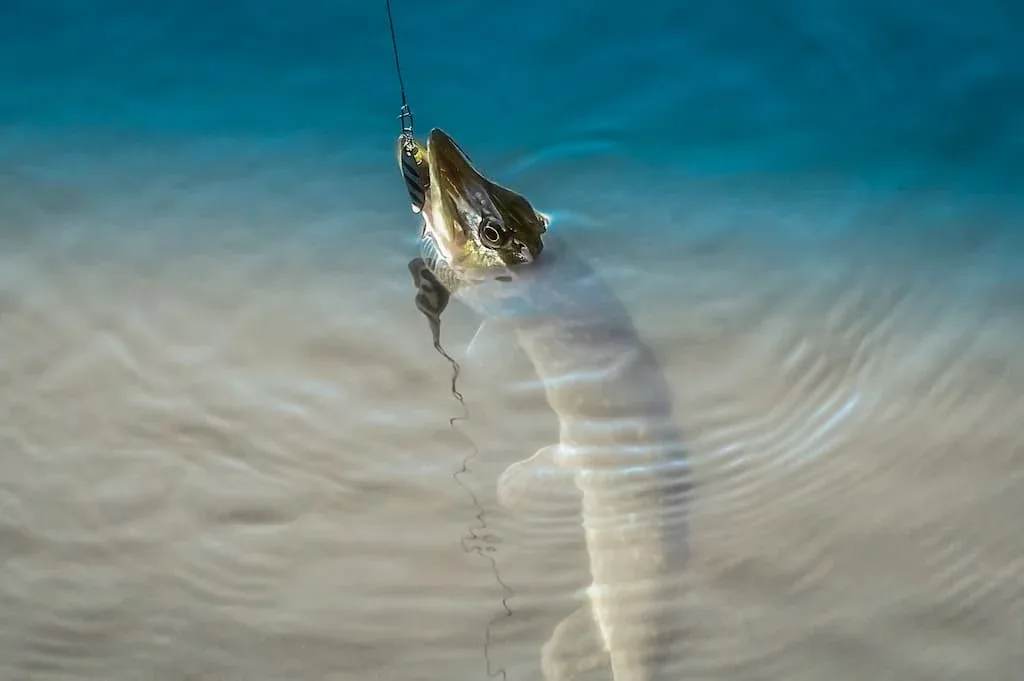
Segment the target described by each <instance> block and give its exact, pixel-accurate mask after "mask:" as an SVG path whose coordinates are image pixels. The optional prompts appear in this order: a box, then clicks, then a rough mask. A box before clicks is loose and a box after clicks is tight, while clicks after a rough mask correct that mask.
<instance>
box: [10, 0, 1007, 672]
mask: <svg viewBox="0 0 1024 681" xmlns="http://www.w3.org/2000/svg"><path fill="white" fill-rule="evenodd" d="M916 4H919V3H911V4H906V5H901V7H902V8H903V9H900V10H895V9H885V8H882V7H878V8H872V7H871V6H870V5H864V4H862V3H861V4H857V5H856V6H855V5H854V4H852V3H828V6H827V7H826V6H825V5H821V6H819V5H818V4H814V5H813V6H812V5H811V4H808V3H796V2H789V3H770V4H768V5H764V4H758V3H741V4H740V5H733V6H730V7H731V9H725V8H722V9H715V8H709V7H698V6H696V5H694V6H693V7H688V6H679V5H677V4H674V3H673V4H666V5H665V6H662V5H660V4H658V3H650V4H648V5H646V6H644V7H636V8H631V10H630V11H629V12H626V11H624V10H623V8H622V7H619V6H614V5H610V4H604V5H593V4H584V3H565V4H563V5H560V6H559V7H558V8H552V7H550V6H548V5H541V4H537V5H536V6H533V5H529V4H527V5H521V6H511V5H510V6H508V7H498V6H494V7H492V6H490V5H488V6H487V8H486V10H484V9H481V8H482V6H481V7H477V6H476V5H474V4H471V3H466V4H462V5H458V6H452V7H450V8H442V7H440V6H429V7H427V6H422V7H420V6H415V7H413V6H410V5H409V4H403V3H400V2H398V1H397V0H396V4H395V7H396V13H397V18H398V19H399V23H400V26H399V35H400V37H401V36H403V35H404V43H403V58H404V59H405V60H406V63H407V64H408V66H407V71H408V73H407V74H406V75H407V79H408V81H409V82H410V94H411V95H412V96H413V106H414V110H415V111H416V113H417V125H418V126H420V128H421V130H423V131H424V132H425V131H426V130H427V129H429V127H431V126H433V125H438V126H441V127H444V128H445V129H447V130H448V131H449V132H451V133H452V134H453V135H455V137H456V138H457V139H459V140H460V142H461V143H463V144H464V146H465V147H466V148H467V150H468V151H469V153H470V154H471V155H472V156H473V158H474V160H476V161H477V162H479V164H480V165H481V166H482V167H483V168H484V169H485V171H487V172H489V173H490V174H491V175H493V176H494V177H495V178H496V179H498V180H500V181H504V182H506V183H508V184H509V185H512V186H513V187H515V188H516V189H518V190H520V191H522V192H523V193H525V194H526V195H527V196H530V197H531V198H532V199H533V200H534V201H535V203H536V204H537V205H538V207H540V208H541V209H542V210H546V211H549V212H551V213H552V214H553V215H554V216H555V222H554V225H553V227H552V230H553V231H557V232H558V233H559V234H560V235H561V236H563V237H564V238H565V239H566V240H567V241H568V242H569V243H570V244H571V245H572V246H573V247H574V248H576V249H577V250H578V251H579V252H580V253H582V254H583V255H584V256H585V257H587V258H588V259H589V260H590V262H591V263H592V264H593V265H594V267H595V268H597V270H598V271H599V272H600V273H601V274H602V276H604V277H605V278H606V279H607V280H608V281H609V283H610V284H611V285H612V286H613V288H614V289H615V290H616V292H617V293H618V294H619V295H620V296H621V298H622V299H623V301H624V302H625V304H626V306H627V307H628V309H629V310H630V312H631V313H632V314H633V316H634V320H635V323H636V325H637V327H638V329H639V331H640V333H641V335H642V336H643V337H644V338H645V339H646V340H647V341H648V342H649V343H650V344H651V346H652V347H653V349H654V351H655V353H656V354H657V355H658V357H659V359H660V360H661V362H662V364H663V366H664V369H665V372H666V375H667V376H668V378H669V382H670V385H671V386H672V389H673V392H674V396H675V398H676V411H677V414H678V422H679V424H680V426H681V428H682V429H683V430H684V432H685V433H686V434H687V438H688V444H689V446H690V450H691V454H692V459H693V462H694V466H695V470H696V473H697V482H698V493H697V495H696V497H695V500H694V506H693V509H692V518H691V526H692V535H691V537H690V542H691V545H692V547H691V555H692V558H691V569H690V571H689V572H688V574H686V575H685V576H684V579H685V580H686V583H687V587H688V588H687V596H686V598H685V599H683V600H682V601H681V602H680V603H678V604H677V605H678V610H679V613H680V614H681V616H682V617H683V619H684V621H685V622H686V624H687V636H686V640H685V641H684V642H682V647H683V649H684V654H680V656H679V660H678V662H677V664H678V668H679V678H681V679H691V678H693V679H698V678H699V679H730V680H732V679H767V678H789V679H820V678H825V677H828V678H833V679H851V680H852V679H864V678H898V679H901V680H902V679H916V678H920V679H929V680H935V679H957V678H985V679H1012V678H1016V674H1017V670H1019V668H1020V665H1021V664H1024V657H1022V654H1021V652H1020V651H1021V645H1020V643H1021V641H1022V640H1024V628H1022V624H1021V623H1022V622H1024V579H1022V578H1021V574H1022V573H1024V539H1022V538H1021V533H1020V531H1019V520H1018V519H1019V518H1021V517H1024V472H1022V471H1024V467H1022V464H1024V460H1022V458H1024V357H1022V355H1021V351H1020V347H1021V345H1020V339H1021V338H1022V333H1024V281H1022V277H1021V273H1022V272H1024V266H1022V265H1021V262H1022V256H1024V244H1022V242H1021V233H1022V232H1021V230H1020V222H1021V216H1022V214H1024V211H1022V206H1021V205H1020V200H1019V196H1020V191H1019V190H1020V188H1021V166H1020V158H1022V157H1024V156H1021V154H1020V153H1019V152H1020V151H1021V140H1022V139H1024V135H1022V134H1021V129H1020V127H1019V123H1018V122H1017V117H1015V116H1013V115H1011V114H1010V113H1008V112H1010V111H1013V110H1015V108H1019V103H1020V95H1021V91H1020V88H1019V82H1020V76H1021V69H1022V67H1021V63H1020V60H1019V58H1015V57H1014V55H1015V52H1014V51H1013V48H1014V47H1015V40H1016V38H1015V36H1016V34H1017V33H1018V31H1017V30H1014V29H1013V27H1014V26H1017V27H1019V26H1020V25H1021V24H1020V11H1019V10H1017V9H1015V7H1016V6H1015V5H1014V6H1011V3H994V2H992V3H978V2H975V3H971V6H970V8H969V9H967V8H958V7H956V3H954V4H948V3H947V4H946V5H944V8H945V9H944V10H943V11H942V12H937V11H935V10H934V9H933V8H932V9H929V10H928V11H927V12H926V11H924V10H925V8H923V7H916V6H915V5H916ZM962 4H965V3H962ZM755 5H756V6H755ZM15 7H16V6H15V5H11V6H9V7H8V8H6V9H4V10H3V12H4V14H3V15H0V18H2V19H3V21H2V22H0V23H2V25H3V27H4V28H3V29H2V30H3V31H4V34H5V36H6V39H5V40H4V41H2V42H3V44H4V45H5V47H4V48H3V49H4V50H5V52H6V55H5V56H6V58H5V59H3V60H0V63H3V64H4V66H2V67H0V69H3V70H2V71H0V83H2V84H3V86H4V87H3V88H2V94H0V125H2V128H0V338H2V339H3V348H4V352H3V356H2V357H0V414H3V415H4V418H2V419H0V441H2V443H3V448H2V449H3V452H4V454H5V455H4V457H3V463H2V470H0V555H2V557H3V566H4V569H3V572H2V575H0V612H2V613H3V614H2V615H0V678H3V679H11V680H12V681H20V680H21V679H33V681H37V680H39V679H103V680H104V681H121V680H133V679H160V680H164V679H166V680H168V681H171V680H179V679H180V680H184V679H217V680H218V681H220V680H227V679H239V680H243V679H245V680H247V681H249V680H252V679H284V678H290V679H318V680H319V679H354V678H365V677H368V676H372V677H373V678H381V679H402V680H407V679H438V678H452V679H477V678H480V679H483V678H487V676H486V675H487V674H488V673H492V674H493V673H495V672H497V671H498V670H503V671H504V674H506V676H507V678H508V679H509V680H515V679H537V678H540V668H539V649H540V646H541V645H542V644H543V643H544V641H546V640H547V638H548V636H550V633H551V631H552V629H553V627H554V626H555V625H556V624H557V623H558V622H559V621H560V620H561V619H562V617H564V616H565V615H567V614H569V613H570V612H571V611H572V610H574V609H575V608H576V607H577V603H578V596H577V592H578V591H579V590H580V589H581V588H582V587H584V586H585V585H586V584H587V582H588V581H589V576H588V574H587V564H586V560H585V553H584V551H583V545H582V531H581V528H580V518H579V499H578V497H577V495H576V493H575V492H574V490H573V489H572V487H571V486H569V485H564V486H559V485H558V484H555V485H551V486H549V487H547V488H545V493H544V494H543V495H541V496H536V497H534V498H532V499H531V503H530V504H529V505H528V506H527V507H526V508H524V509H520V510H518V511H515V512H512V511H509V510H506V509H503V508H502V507H501V506H500V505H499V504H498V503H497V500H496V498H495V492H494V484H495V481H496V479H497V477H498V475H499V474H500V473H501V471H502V470H504V467H505V466H507V465H508V464H510V463H512V462H513V461H516V460H519V459H521V458H524V457H525V456H528V455H529V454H532V453H533V452H534V451H535V450H536V449H538V448H539V447H542V446H545V445H547V444H551V443H552V442H553V441H554V438H555V437H556V436H557V423H556V420H555V417H554V414H552V413H551V410H550V408H549V407H548V406H547V404H546V403H545V401H544V398H543V394H542V393H541V391H540V390H539V387H538V386H537V385H536V383H535V381H534V380H533V379H534V377H533V374H532V370H531V368H530V366H529V364H528V362H527V361H526V359H525V358H524V357H523V356H522V355H521V354H519V353H518V351H517V350H516V349H515V346H514V344H511V343H510V344H508V345H507V346H500V347H499V348H497V351H496V352H491V353H490V354H485V355H484V358H483V360H482V361H476V362H474V361H471V360H470V359H469V358H467V357H466V356H465V352H464V348H465V345H466V344H467V343H468V341H469V339H470V337H471V336H472V333H473V330H474V328H475V323H476V321H475V320H474V318H473V316H472V315H471V314H470V313H469V312H468V311H467V310H465V309H461V308H459V307H458V306H457V305H454V304H453V309H452V310H451V314H450V315H448V317H447V318H446V320H445V327H444V341H445V344H446V347H447V348H448V349H449V350H450V351H451V352H452V354H453V355H454V356H455V357H456V358H457V359H458V360H459V361H460V363H461V367H462V373H461V375H460V378H459V384H458V387H459V389H460V390H461V392H462V394H463V395H464V397H465V402H466V407H467V409H468V412H469V416H468V418H464V419H463V420H460V421H457V422H456V429H452V427H451V426H450V424H449V419H450V418H452V417H455V416H460V415H462V414H463V411H462V407H461V405H460V404H459V403H458V402H457V401H455V400H454V399H453V397H452V395H451V393H450V378H451V366H450V365H449V364H448V362H447V361H446V360H445V359H444V358H443V357H441V356H440V355H438V354H437V353H436V352H434V350H433V348H432V347H431V346H430V339H429V336H428V333H427V329H426V325H425V322H424V320H423V319H422V318H421V317H420V316H419V314H418V313H417V312H416V310H415V307H414V305H413V303H412V293H413V291H412V289H411V286H410V283H409V280H408V274H407V272H406V269H405V264H406V262H407V261H408V259H410V258H411V257H414V256H415V255H416V248H415V245H414V243H413V241H414V237H415V233H416V230H417V228H418V225H417V224H416V222H415V220H414V219H413V217H412V216H411V215H410V214H409V213H408V210H407V206H406V199H405V197H404V196H403V190H402V187H401V180H400V178H399V177H398V175H397V172H396V170H395V168H394V161H393V156H392V150H391V145H392V143H393V136H394V133H395V126H396V123H395V121H394V120H393V118H392V116H393V115H394V113H396V112H395V111H394V109H395V104H396V101H397V93H396V92H395V90H394V81H393V74H392V73H391V72H390V71H389V69H390V68H391V62H390V61H389V60H390V52H389V50H390V46H389V45H388V44H387V34H386V26H385V24H384V23H383V22H384V15H383V7H380V8H377V7H376V6H375V5H372V4H367V5H366V6H361V7H359V8H355V7H354V6H349V5H345V4H337V3H314V2H307V3H301V4H300V5H294V6H292V7H293V9H290V10H288V11H287V12H285V11H284V10H281V9H280V8H273V7H267V8H264V7H262V6H260V5H251V4H250V5H246V6H244V7H243V6H242V5H238V6H225V7H223V8H221V9H209V8H206V7H205V6H204V7H203V8H198V7H193V6H190V5H188V4H187V3H178V4H173V5H162V6H160V7H156V6H153V7H148V6H145V5H137V6H131V7H128V6H123V5H122V3H116V2H106V3H102V2H94V3H89V4H88V6H86V5H80V4H79V5H75V4H73V3H72V4H69V5H68V6H65V5H63V4H61V3H31V4H28V3H25V4H24V6H19V7H18V9H17V10H15V9H13V8H15ZM428 29H429V30H433V31H444V32H445V35H448V36H450V39H447V40H442V39H440V38H434V37H432V38H430V39H427V38H426V37H425V36H424V33H423V32H424V31H427V30H428ZM481 36H483V38H481ZM484 38H486V39H484ZM413 84H414V85H413ZM492 560H493V563H492ZM485 644H486V647H485ZM602 674H604V675H603V676H602ZM593 678H607V672H606V671H605V670H598V671H597V672H595V674H594V675H593Z"/></svg>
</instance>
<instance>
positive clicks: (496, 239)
mask: <svg viewBox="0 0 1024 681" xmlns="http://www.w3.org/2000/svg"><path fill="white" fill-rule="evenodd" d="M426 158H427V163H426V165H427V167H428V168H429V182H428V189H427V191H428V194H429V197H428V199H427V201H426V206H427V209H426V210H425V216H424V217H425V219H426V223H427V224H426V233H427V236H428V237H429V238H430V240H431V242H432V244H433V246H434V247H435V249H436V252H437V255H439V256H440V258H441V259H442V260H443V261H444V262H445V263H446V264H447V265H449V266H450V267H454V268H456V269H457V270H459V271H460V272H462V273H466V274H470V273H472V272H482V271H483V270H490V269H493V268H508V267H514V266H519V265H526V264H530V263H532V262H534V260H536V258H537V256H538V255H539V254H540V252H541V250H542V248H543V244H542V241H541V235H542V234H543V233H544V231H545V229H546V228H547V218H546V216H544V215H542V214H540V213H538V212H537V211H536V210H534V208H533V207H532V206H531V205H530V203H529V201H527V200H526V198H525V197H523V196H521V195H520V194H518V193H516V192H514V191H512V190H510V189H507V188H505V187H502V186H501V185H499V184H497V183H496V182H494V181H492V180H490V179H488V178H487V177H485V176H484V174H483V173H481V172H480V171H479V170H477V169H476V168H475V167H474V166H473V163H472V161H470V159H469V156H468V155H467V154H466V152H464V151H463V150H462V148H461V147H459V145H458V144H457V143H456V142H455V140H454V139H452V137H451V136H450V135H449V134H448V133H446V132H445V131H443V130H441V129H440V128H434V129H433V130H431V131H430V135H429V136H428V138H427V145H426Z"/></svg>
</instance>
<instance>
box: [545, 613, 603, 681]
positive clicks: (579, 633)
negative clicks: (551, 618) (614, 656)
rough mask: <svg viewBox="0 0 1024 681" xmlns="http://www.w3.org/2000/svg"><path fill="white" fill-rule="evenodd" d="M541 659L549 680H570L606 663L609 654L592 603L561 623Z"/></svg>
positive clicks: (546, 644) (549, 640)
mask: <svg viewBox="0 0 1024 681" xmlns="http://www.w3.org/2000/svg"><path fill="white" fill-rule="evenodd" d="M540 656H541V657H540V666H541V670H542V671H543V672H544V678H545V679H546V680H547V681H569V679H572V678H574V677H576V676H577V675H579V674H582V673H583V672H586V671H590V670H591V669H594V668H595V667H597V666H599V665H601V664H602V663H607V661H608V653H607V651H606V650H605V649H604V644H603V643H602V638H601V630H600V628H599V627H598V625H597V622H596V621H595V620H594V611H593V608H592V606H591V605H590V603H589V602H588V603H584V604H583V605H582V606H580V608H579V609H578V610H576V611H575V612H574V613H572V614H571V615H569V616H568V617H566V618H565V619H564V620H562V621H561V622H559V623H558V626H556V627H555V631H554V632H553V633H552V634H551V638H549V639H548V641H547V643H545V644H544V647H543V648H541V653H540Z"/></svg>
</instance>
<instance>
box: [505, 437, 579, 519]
mask: <svg viewBox="0 0 1024 681" xmlns="http://www.w3.org/2000/svg"><path fill="white" fill-rule="evenodd" d="M557 457H558V445H548V446H547V447H541V448H540V449H538V450H537V451H536V452H535V453H534V455H533V456H531V457H530V458H528V459H523V460H522V461H516V462H515V463H514V464H512V465H511V466H509V467H508V468H506V469H505V472H504V473H502V474H501V476H500V477H499V478H498V501H499V502H501V505H502V506H506V507H513V506H519V505H520V504H522V502H523V499H524V498H525V497H529V496H531V495H535V494H543V493H544V492H546V491H556V489H555V487H557V488H561V487H564V486H565V484H566V483H568V482H569V481H570V479H571V474H570V473H569V472H568V471H565V470H563V469H562V468H560V467H559V465H558V458H557Z"/></svg>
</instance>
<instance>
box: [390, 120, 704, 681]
mask: <svg viewBox="0 0 1024 681" xmlns="http://www.w3.org/2000/svg"><path fill="white" fill-rule="evenodd" d="M407 143H408V144H411V145H412V146H408V144H407V146H405V147H404V149H405V151H404V152H403V142H402V140H401V139H400V141H399V149H398V154H399V162H400V164H403V163H404V164H405V166H404V167H403V173H404V174H405V176H406V180H407V183H409V182H410V176H412V177H413V180H414V181H415V180H416V178H419V179H418V181H419V182H420V187H419V188H420V189H421V191H419V192H414V191H413V189H414V188H416V185H415V182H414V181H413V183H412V184H410V198H411V199H412V201H413V210H414V211H415V212H419V213H421V214H422V215H423V217H424V228H423V233H422V241H423V257H422V259H417V260H416V261H414V263H416V264H410V269H411V271H412V274H413V277H414V279H415V280H416V281H417V284H418V285H419V286H420V288H421V289H422V288H424V286H426V285H428V282H429V281H434V282H438V283H439V284H442V285H443V286H444V287H445V288H446V289H447V290H448V291H450V293H451V295H452V296H453V297H454V298H456V299H457V300H460V301H461V302H463V303H464V304H466V305H468V306H469V307H470V308H472V309H474V310H475V311H476V312H477V313H479V314H480V315H482V316H483V317H484V318H485V322H484V324H489V325H498V326H499V328H501V329H507V330H508V332H509V333H511V334H514V335H515V337H516V338H517V340H518V342H519V344H520V346H521V347H522V349H523V350H524V351H525V353H526V355H527V356H528V357H529V359H530V361H531V362H532V364H533V366H534V368H535V370H536V372H537V374H538V376H539V378H540V379H541V381H542V383H543V386H544V391H545V394H546V397H547V400H548V403H549V404H550V406H551V408H552V409H553V410H554V411H555V413H556V414H557V416H558V421H559V441H558V443H557V444H556V445H553V446H549V447H545V448H542V449H541V450H539V451H538V452H537V453H536V454H534V455H533V456H531V457H530V458H528V459H525V460H523V461H520V462H517V463H514V464H513V465H512V466H510V467H509V468H508V469H507V470H506V471H505V472H504V473H503V474H502V476H501V478H500V480H499V483H498V496H499V499H500V500H501V501H502V502H503V503H504V504H506V505H510V506H514V505H515V504H516V503H517V501H519V500H522V499H523V497H524V496H526V492H527V491H528V489H529V487H530V486H531V485H533V484H537V481H538V480H539V479H540V477H541V474H542V473H543V472H544V470H545V469H551V468H560V469H567V470H569V471H571V472H572V477H573V479H574V481H575V484H576V486H577V487H578V488H579V490H580V491H581V492H582V519H583V529H584V535H585V540H586V548H587V553H588V556H589V566H590V573H591V577H592V582H591V584H590V587H589V588H588V589H587V599H586V601H587V602H585V603H584V604H583V606H582V607H581V608H580V609H579V610H577V611H576V612H574V613H573V614H571V615H569V616H568V617H567V618H565V619H564V620H563V621H562V622H561V623H560V624H559V625H558V626H557V627H556V628H555V631H554V633H553V635H552V636H551V638H550V640H549V641H548V642H547V643H546V644H545V645H544V647H543V650H542V667H543V671H544V674H545V676H546V678H547V679H548V681H561V680H563V679H570V678H573V677H574V676H576V675H577V674H578V673H581V672H583V671H586V670H588V669H590V668H592V667H595V666H598V665H600V664H602V663H603V662H607V663H609V664H610V667H611V671H612V676H613V678H614V679H615V681H664V680H667V679H670V678H674V676H673V674H672V672H671V669H672V663H671V662H672V660H671V658H672V655H671V651H672V649H673V647H674V645H673V644H674V643H675V642H676V641H677V640H678V639H679V638H680V629H679V627H677V626H676V624H675V622H676V613H675V612H674V608H676V607H678V603H679V596H680V594H681V578H682V573H683V570H684V566H685V561H686V557H687V541H686V529H687V528H686V516H687V513H686V508H687V504H688V501H689V496H690V490H691V475H690V470H689V467H688V461H687V457H686V452H685V449H684V446H683V440H682V436H681V433H680V431H679V430H678V428H677V427H676V425H675V424H674V421H673V407H672V397H671V392H670V389H669V386H668V384H667V382H666V380H665V377H664V375H663V373H662V370H661V368H660V366H659V364H658V362H657V360H656V359H655V357H654V355H653V353H652V351H651V350H650V348H649V347H648V346H647V345H646V344H644V342H643V341H642V340H641V339H640V337H639V335H638V333H637V330H636V328H635V327H634V325H633V322H632V319H631V318H630V316H629V314H628V312H627V311H626V309H625V308H624V306H623V305H622V303H621V302H620V301H619V300H618V298H617V297H616V296H615V295H614V293H613V292H612V291H611V290H610V288H609V287H608V286H607V285H606V284H605V282H603V281H602V280H601V279H600V277H598V276H597V274H596V273H595V272H594V271H593V270H592V269H591V268H590V267H589V266H588V265H587V264H586V263H585V262H584V261H583V260H582V259H580V258H579V257H577V256H576V255H575V254H574V253H573V252H572V251H571V250H570V249H569V248H568V246H567V245H566V244H565V243H564V242H562V241H561V240H559V239H556V238H552V237H551V236H548V237H547V239H546V240H545V241H546V243H544V241H542V235H544V234H545V232H546V231H547V227H548V224H549V219H548V218H547V216H545V215H543V214H542V213H540V212H538V211H536V210H535V209H534V208H533V207H532V205H531V204H530V203H529V202H528V201H527V200H526V199H525V198H524V197H522V196H520V195H519V194H516V193H515V192H512V191H511V190H508V189H506V188H504V187H501V186H500V185H497V184H495V183H494V182H492V181H491V180H489V179H487V178H486V177H484V176H483V175H482V174H481V173H480V172H479V171H477V170H476V169H475V168H474V167H473V166H472V164H471V163H470V161H469V159H468V157H467V156H466V155H465V153H464V152H462V150H461V149H459V147H458V145H456V143H455V142H454V140H452V139H451V137H449V136H448V135H447V134H446V133H444V132H443V131H441V130H437V129H435V130H433V131H431V133H430V137H429V139H428V142H427V144H426V145H425V146H424V145H422V144H420V143H418V142H414V141H408V140H407ZM411 171H415V172H411ZM419 197H421V198H419ZM444 299H445V301H447V297H444ZM421 309H423V308H422V307H421ZM436 314H440V310H436ZM428 316H429V315H428Z"/></svg>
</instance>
